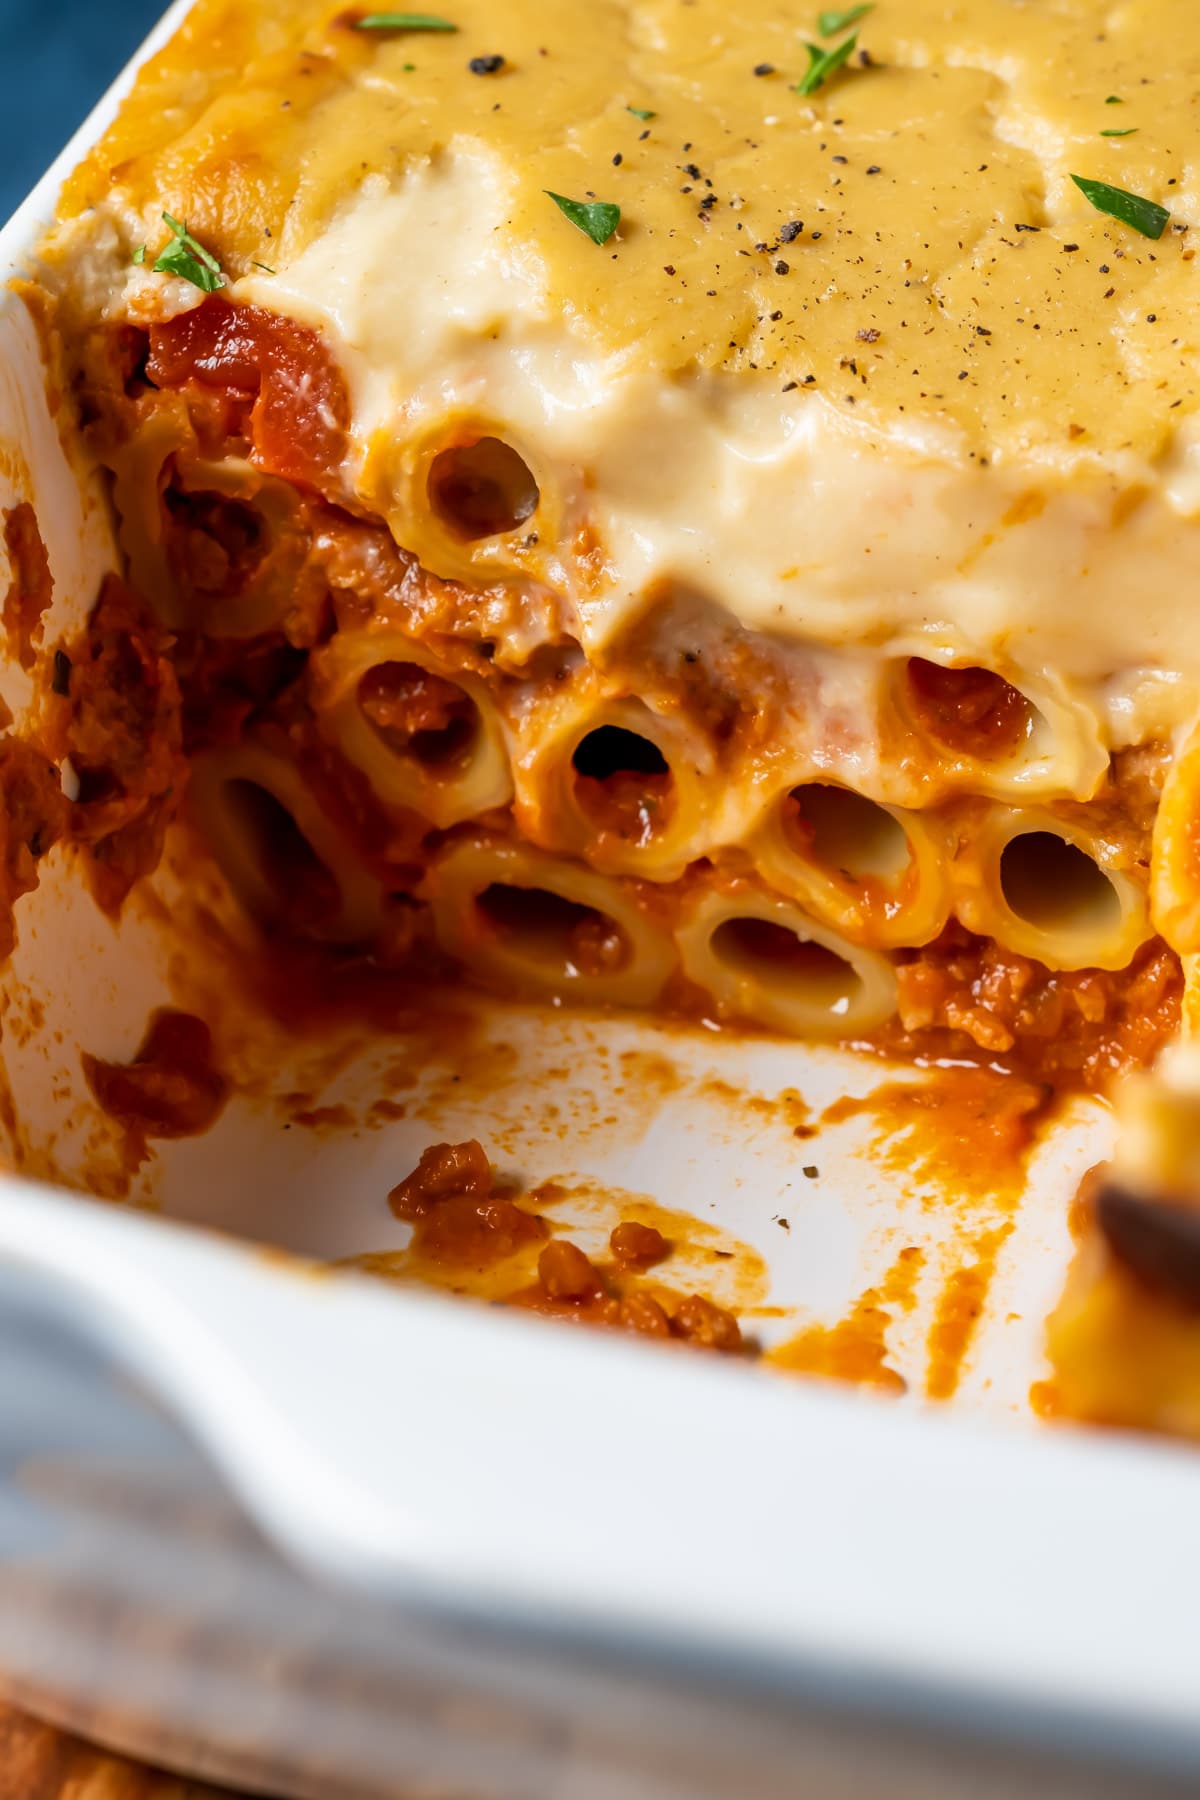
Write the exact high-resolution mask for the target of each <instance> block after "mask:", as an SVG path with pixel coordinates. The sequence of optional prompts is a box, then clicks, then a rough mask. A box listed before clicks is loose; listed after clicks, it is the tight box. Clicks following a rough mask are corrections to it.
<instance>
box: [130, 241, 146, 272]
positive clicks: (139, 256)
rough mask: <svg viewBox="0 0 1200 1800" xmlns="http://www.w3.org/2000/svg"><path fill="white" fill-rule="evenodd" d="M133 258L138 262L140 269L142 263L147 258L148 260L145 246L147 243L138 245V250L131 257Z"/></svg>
mask: <svg viewBox="0 0 1200 1800" xmlns="http://www.w3.org/2000/svg"><path fill="white" fill-rule="evenodd" d="M131 260H132V261H133V262H135V263H136V264H137V265H138V267H139V269H140V268H141V266H142V264H143V263H144V262H145V260H146V246H145V244H139V245H138V247H137V249H136V250H135V251H134V253H133V256H132V258H131Z"/></svg>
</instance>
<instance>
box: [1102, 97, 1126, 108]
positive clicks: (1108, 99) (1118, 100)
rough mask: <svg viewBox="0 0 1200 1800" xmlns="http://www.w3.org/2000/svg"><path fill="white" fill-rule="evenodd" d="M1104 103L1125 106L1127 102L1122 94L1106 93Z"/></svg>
mask: <svg viewBox="0 0 1200 1800" xmlns="http://www.w3.org/2000/svg"><path fill="white" fill-rule="evenodd" d="M1104 104H1105V106H1124V104H1125V102H1124V101H1123V100H1122V98H1121V96H1120V94H1106V95H1105V96H1104Z"/></svg>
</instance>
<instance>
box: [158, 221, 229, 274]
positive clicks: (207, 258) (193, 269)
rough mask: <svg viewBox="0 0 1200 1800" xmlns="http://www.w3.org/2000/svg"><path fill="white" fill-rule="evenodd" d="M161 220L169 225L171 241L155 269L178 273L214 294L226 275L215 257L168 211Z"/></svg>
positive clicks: (166, 272) (167, 272)
mask: <svg viewBox="0 0 1200 1800" xmlns="http://www.w3.org/2000/svg"><path fill="white" fill-rule="evenodd" d="M163 222H164V224H166V225H169V226H170V227H171V242H170V243H169V244H168V245H167V247H166V249H165V250H164V251H163V253H162V255H161V256H160V257H159V259H158V261H157V262H156V263H155V265H154V273H155V274H156V275H178V276H179V277H180V278H181V279H182V280H184V281H190V282H191V284H192V286H193V287H198V288H199V289H200V290H201V292H202V293H205V294H215V293H216V292H217V290H218V288H223V287H224V286H225V285H226V282H225V277H224V275H223V274H222V272H221V265H220V263H219V262H218V261H217V259H216V257H215V256H213V255H212V254H211V252H209V251H208V250H206V249H205V248H204V245H203V244H200V243H197V241H196V239H195V238H194V237H193V236H192V234H191V232H190V231H189V230H188V228H187V226H186V225H181V224H180V223H179V220H178V219H173V218H172V217H171V215H170V213H169V212H165V213H164V214H163Z"/></svg>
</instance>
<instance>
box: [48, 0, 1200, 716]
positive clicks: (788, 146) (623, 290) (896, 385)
mask: <svg viewBox="0 0 1200 1800" xmlns="http://www.w3.org/2000/svg"><path fill="white" fill-rule="evenodd" d="M814 10H815V9H814ZM447 11H448V13H449V14H450V16H451V17H452V19H453V21H454V22H455V23H456V24H457V26H458V28H459V29H458V30H457V32H455V33H453V34H450V33H445V34H436V35H435V34H412V33H408V34H397V35H394V36H393V35H388V36H384V37H379V36H376V35H375V34H371V33H365V32H361V31H356V30H353V29H351V28H349V26H348V25H347V23H346V22H345V21H346V15H345V14H344V12H343V13H337V12H335V11H334V9H332V8H330V7H329V6H327V5H315V4H313V3H312V0H299V3H288V4H284V3H283V0H237V4H233V3H232V0H201V3H200V4H199V5H198V6H197V8H196V9H195V11H194V12H193V14H192V15H191V17H190V19H189V21H188V23H187V25H186V27H185V29H184V31H183V32H182V33H181V34H180V36H179V38H177V39H176V41H175V43H174V44H173V45H172V46H170V47H169V48H168V49H167V51H165V52H164V53H163V55H162V56H161V57H159V58H158V59H156V61H155V62H154V63H153V64H151V65H150V67H149V69H148V70H147V72H146V73H145V74H144V76H143V77H142V80H141V82H140V84H139V87H138V89H137V91H136V93H135V95H134V96H133V98H132V100H131V101H130V102H129V103H128V105H127V107H126V109H125V111H124V113H123V115H122V118H121V119H120V121H119V122H118V124H117V125H116V126H115V127H114V129H113V131H112V132H111V133H110V134H109V136H108V137H107V138H106V139H105V140H104V141H103V142H102V144H101V145H100V146H99V147H98V148H97V150H96V151H95V152H94V153H93V154H92V156H91V157H90V158H89V160H88V162H87V163H86V164H85V165H84V167H83V168H82V169H81V171H80V172H79V173H78V175H77V176H76V177H75V178H74V179H73V181H72V182H71V183H70V184H69V186H68V189H67V191H66V194H65V196H64V203H63V211H64V225H63V227H62V229H61V230H60V232H59V234H58V236H57V238H56V239H53V240H52V241H51V243H50V244H49V245H48V247H47V261H48V263H49V264H50V265H54V264H55V263H56V262H58V263H62V262H63V261H64V260H65V261H66V263H67V265H68V269H69V270H70V269H73V270H74V271H75V274H74V275H72V276H70V277H69V279H75V280H77V281H78V282H79V283H80V286H81V287H82V286H83V285H84V280H83V275H82V273H81V271H83V270H85V269H86V270H87V276H86V286H87V289H88V292H89V294H90V296H91V297H92V298H91V301H90V303H91V304H94V303H95V295H96V293H97V292H98V291H99V292H101V293H106V294H107V295H108V300H109V305H110V308H111V310H112V311H113V312H114V313H116V314H120V313H121V312H123V311H127V312H132V313H134V314H135V315H136V314H140V315H141V316H146V315H147V314H152V313H153V312H154V311H155V310H159V311H161V310H171V309H173V308H175V307H178V306H180V305H184V304H191V303H193V302H194V301H195V300H196V299H197V298H198V296H197V295H196V293H195V291H194V290H186V289H181V285H180V284H179V283H166V282H164V281H163V280H162V279H161V278H159V277H154V276H152V275H150V274H148V273H147V272H145V271H144V270H139V271H135V272H134V273H133V274H131V275H130V274H128V273H127V258H128V255H129V253H130V251H131V249H132V247H133V245H134V244H136V243H137V242H139V241H140V240H141V239H142V238H144V237H149V241H150V243H151V245H152V247H153V246H156V245H157V243H158V242H159V240H160V239H161V237H162V235H163V233H162V227H161V224H159V223H158V220H159V216H160V214H161V211H162V210H163V208H164V207H165V208H167V209H168V210H170V211H171V212H173V213H175V214H176V215H177V216H180V217H186V218H187V219H188V221H189V223H190V224H191V226H192V229H193V230H194V231H195V232H196V233H197V234H198V235H199V236H200V237H201V238H202V240H203V241H204V242H205V243H206V244H207V245H208V246H209V247H210V248H212V249H213V250H214V251H215V252H216V253H217V254H218V255H219V256H220V257H221V259H222V263H223V265H224V266H225V267H226V268H227V269H228V271H229V272H230V274H231V276H232V277H234V278H235V279H234V287H233V293H234V296H235V297H237V298H245V299H248V300H252V301H254V302H255V303H256V304H259V305H263V306H270V307H274V308H276V309H278V310H281V311H285V312H288V313H292V314H294V315H295V316H297V317H298V318H301V319H303V320H305V321H306V322H309V323H313V324H316V325H318V326H319V327H320V328H321V329H322V330H323V331H324V332H326V333H327V334H328V336H329V337H330V339H331V341H332V342H333V343H334V344H335V345H336V346H337V348H338V351H339V354H340V356H341V358H342V360H343V362H344V365H345V368H346V370H347V374H348V377H349V380H350V384H351V389H352V395H353V401H354V426H355V431H354V437H355V454H354V457H353V460H352V463H351V465H350V467H349V468H348V470H347V482H348V485H349V486H350V487H352V488H353V489H354V491H355V492H356V494H357V496H358V497H359V498H360V499H361V500H363V501H364V502H366V503H367V504H369V505H371V506H374V507H377V508H379V509H380V510H381V511H383V512H384V513H385V514H386V515H387V516H388V518H389V520H390V521H391V523H392V526H393V530H394V531H395V533H396V535H397V537H398V538H399V539H400V541H401V542H403V543H405V544H406V545H407V546H409V547H415V548H417V549H418V550H419V552H420V554H421V555H422V557H423V558H424V560H426V561H427V562H428V563H429V564H430V566H432V567H434V568H435V569H438V571H439V572H442V573H462V572H465V571H464V570H463V568H462V566H461V565H462V558H463V553H462V551H461V547H452V546H450V545H448V544H446V543H444V542H439V541H438V539H437V536H436V533H434V534H432V535H431V534H430V533H429V531H428V529H427V523H428V522H427V518H426V514H427V503H426V496H425V492H424V489H423V487H422V485H421V482H420V480H419V478H418V477H419V471H420V469H421V467H423V464H422V463H421V456H422V455H423V454H424V453H425V450H426V449H427V448H428V446H429V445H431V444H434V445H436V443H437V442H438V440H439V434H441V435H442V436H444V437H452V436H453V434H454V433H455V432H456V431H458V430H460V428H461V427H462V425H463V423H464V421H471V420H474V421H477V422H479V423H482V424H483V425H485V426H487V427H488V428H490V429H493V430H494V431H495V433H496V435H499V436H503V437H504V438H506V439H507V440H508V441H510V442H512V443H513V444H514V446H515V447H516V448H518V449H519V450H520V452H521V454H522V455H523V456H524V457H525V459H526V461H527V462H528V463H529V465H530V467H531V469H532V470H533V472H534V474H535V477H536V478H537V481H538V484H539V488H540V490H541V494H542V508H541V513H542V515H544V519H545V524H546V526H547V527H550V529H544V530H539V532H538V534H537V535H538V538H539V544H538V546H537V547H536V548H535V549H533V548H531V549H530V551H529V554H528V555H527V556H523V555H518V554H517V552H516V551H515V550H514V548H513V546H512V545H511V544H509V545H506V546H505V547H504V548H503V552H501V551H499V550H497V549H496V547H495V546H492V547H488V546H483V547H481V548H479V549H477V550H476V551H473V552H472V553H471V556H470V558H469V559H468V560H469V562H470V565H471V566H472V567H475V568H477V569H478V571H479V572H480V574H481V575H483V574H486V576H487V577H488V578H493V577H494V576H495V574H496V573H497V572H501V573H505V574H507V575H508V576H509V577H510V578H511V579H513V580H522V579H525V580H529V581H531V582H532V581H536V582H539V583H542V584H544V585H549V586H552V587H554V588H555V589H556V591H558V592H560V593H561V594H562V596H563V598H564V600H565V601H566V602H567V604H568V605H569V606H570V607H571V608H572V609H573V611H574V614H575V617H576V619H577V623H578V629H579V633H580V636H581V638H582V640H583V641H584V643H585V645H586V646H587V647H589V648H590V649H599V648H601V647H602V646H603V645H605V644H606V643H608V642H610V641H611V640H612V639H613V637H614V635H616V634H617V633H618V632H619V631H620V630H621V629H623V628H624V627H625V625H626V624H628V622H629V621H630V620H631V618H633V617H635V616H637V615H638V614H640V613H641V612H643V611H644V610H645V609H646V608H647V607H648V606H653V605H654V604H656V603H657V602H658V598H659V597H660V596H662V595H663V594H664V593H666V592H669V591H671V590H682V591H685V592H687V593H688V594H690V595H698V596H700V597H701V598H702V599H707V600H711V601H712V602H714V603H716V604H717V605H718V606H720V607H721V608H724V609H726V610H727V611H728V612H730V613H731V614H732V615H733V616H735V617H736V618H737V619H738V620H740V621H742V622H743V623H744V624H746V625H748V626H750V627H753V628H756V629H761V630H765V631H769V632H778V633H780V634H784V635H787V636H789V637H792V638H800V639H811V640H814V641H818V642H820V643H823V644H835V645H843V644H855V645H860V646H862V645H867V646H874V647H876V648H877V649H878V650H879V651H880V652H881V653H882V654H893V655H897V656H900V655H904V654H911V653H919V654H922V655H926V656H933V657H935V658H940V659H942V660H962V661H972V662H974V661H978V662H983V663H987V664H989V665H991V666H993V667H997V668H999V669H1001V670H1003V671H1005V672H1013V673H1014V674H1016V675H1018V676H1020V677H1022V678H1024V679H1026V680H1027V681H1031V682H1034V683H1041V684H1043V685H1048V686H1051V687H1053V688H1054V690H1055V692H1056V693H1058V694H1059V696H1060V698H1061V699H1062V701H1063V703H1064V705H1066V706H1068V707H1071V706H1076V707H1077V708H1078V709H1079V710H1080V713H1081V716H1082V715H1087V716H1088V717H1090V718H1092V719H1093V720H1095V721H1096V723H1097V725H1098V727H1099V729H1100V732H1101V735H1102V737H1103V738H1104V740H1105V741H1108V742H1115V743H1119V742H1125V741H1132V740H1136V739H1138V738H1140V737H1145V736H1148V735H1154V734H1158V733H1161V732H1162V731H1164V730H1169V729H1171V728H1172V727H1173V726H1174V725H1176V724H1178V723H1179V722H1180V721H1182V720H1184V719H1186V718H1188V717H1190V716H1191V715H1192V714H1194V712H1195V710H1196V706H1197V692H1198V687H1200V608H1197V607H1196V606H1194V605H1193V604H1192V603H1191V597H1190V591H1189V590H1190V584H1191V581H1192V579H1193V577H1192V573H1191V572H1192V570H1193V568H1194V567H1195V566H1196V564H1197V548H1198V545H1200V534H1198V530H1197V517H1198V515H1200V428H1198V426H1197V410H1198V406H1200V398H1198V392H1197V388H1196V384H1195V381H1194V368H1195V359H1196V350H1197V343H1198V336H1200V334H1198V332H1197V319H1198V317H1200V315H1198V312H1197V308H1196V305H1195V303H1194V300H1193V297H1192V288H1193V285H1194V280H1195V277H1194V275H1193V272H1192V269H1191V266H1190V265H1191V260H1192V256H1193V251H1192V249H1191V248H1190V244H1189V232H1188V229H1187V227H1188V225H1189V222H1190V220H1191V219H1192V218H1193V217H1195V216H1196V212H1197V205H1198V201H1200V196H1198V195H1197V188H1196V183H1197V169H1196V164H1195V161H1194V157H1193V153H1192V148H1191V140H1192V136H1193V132H1194V119H1193V111H1194V107H1193V95H1194V93H1195V91H1196V89H1197V86H1198V85H1200V38H1198V37H1197V34H1196V32H1195V30H1194V16H1193V0H1138V3H1137V4H1133V3H1132V0H1128V3H1125V4H1121V3H1115V4H1112V5H1109V6H1106V7H1105V8H1102V9H1098V8H1097V6H1096V4H1095V0H1053V3H1047V0H1037V3H1035V0H955V4H953V5H947V4H946V3H945V0H878V3H877V4H876V6H875V7H874V8H873V9H872V10H871V12H870V13H869V15H868V16H867V17H866V18H865V19H864V20H863V21H862V23H861V26H860V34H861V35H860V50H861V51H865V52H866V58H865V65H866V66H864V59H863V58H862V57H861V56H860V55H859V54H856V55H855V56H854V57H853V58H851V59H850V61H849V62H848V63H847V64H846V66H845V67H844V68H843V69H842V70H841V71H840V72H838V73H837V74H836V75H835V76H833V77H832V78H831V79H830V80H829V81H828V82H827V83H826V84H825V85H824V86H823V87H822V88H821V89H819V90H818V92H817V93H815V94H814V95H812V96H809V97H807V98H806V97H802V96H800V95H798V94H796V93H795V92H794V91H793V88H792V84H793V83H794V82H795V81H796V79H797V78H798V77H799V76H800V75H801V73H802V72H803V70H804V68H805V66H806V64H807V60H808V58H807V53H806V51H805V49H804V42H803V40H805V39H806V38H807V39H811V38H813V37H814V35H815V30H814V26H815V20H814V17H813V12H812V11H810V8H809V6H808V4H807V0H805V4H803V5H801V4H797V3H796V0H743V3H742V4H741V5H740V6H739V7H737V8H736V9H734V8H730V7H729V6H728V5H727V4H725V0H695V3H694V4H690V5H686V6H680V5H679V4H678V0H597V3H596V4H594V5H590V6H588V7H586V8H580V7H577V6H576V5H575V4H573V3H572V0H509V3H508V4H507V5H506V6H505V7H504V8H503V9H502V11H499V12H498V11H497V10H496V9H495V8H494V7H492V6H490V5H488V4H486V3H485V0H448V3H447ZM489 54H490V55H497V54H498V55H502V56H503V58H504V64H503V67H502V68H501V70H500V71H499V72H498V73H496V74H492V75H479V74H475V73H472V72H471V70H470V68H469V66H468V65H469V62H470V60H471V59H472V58H474V57H477V56H479V55H489ZM764 67H769V69H770V71H771V72H769V73H766V74H759V73H756V72H755V71H756V70H758V69H761V68H764ZM1110 96H1113V99H1112V100H1111V102H1110V99H1109V97H1110ZM631 107H637V108H640V109H641V110H643V111H651V112H653V114H654V117H653V118H652V119H650V120H648V121H643V120H641V119H640V118H637V117H635V116H634V114H633V113H632V112H631V111H630V110H629V109H630V108H631ZM1114 122H1115V123H1114ZM1115 129H1120V130H1122V131H1127V132H1129V133H1130V135H1127V136H1123V137H1105V136H1103V135H1101V134H1102V133H1104V132H1105V131H1108V130H1115ZM1072 173H1080V174H1084V175H1089V176H1093V177H1097V178H1100V179H1105V180H1109V181H1112V182H1116V183H1118V184H1120V185H1122V186H1125V187H1127V188H1130V189H1132V190H1135V191H1136V192H1138V193H1140V194H1144V195H1146V196H1148V197H1151V198H1153V199H1155V200H1158V201H1161V202H1162V203H1163V204H1165V205H1167V206H1168V207H1169V208H1170V211H1171V222H1170V224H1169V226H1168V228H1167V231H1166V232H1165V234H1164V236H1163V237H1162V238H1161V239H1160V240H1159V241H1157V242H1152V241H1150V240H1148V239H1146V238H1143V237H1140V236H1138V235H1137V234H1135V233H1134V232H1132V231H1131V230H1130V229H1129V228H1128V227H1126V226H1123V225H1120V224H1117V223H1116V222H1114V221H1113V220H1111V219H1108V218H1106V217H1104V216H1102V215H1101V214H1099V213H1097V212H1095V211H1094V210H1092V209H1091V208H1090V207H1089V206H1088V204H1087V202H1086V201H1085V200H1084V198H1083V196H1082V195H1081V194H1080V193H1079V192H1078V190H1077V189H1076V188H1075V186H1074V185H1073V183H1072V182H1071V180H1070V175H1071V174H1072ZM546 189H552V190H554V191H556V192H559V193H565V194H568V195H571V196H574V197H577V198H581V199H582V198H586V197H592V196H594V197H596V198H599V199H604V200H613V201H617V202H619V204H620V206H621V208H622V222H621V226H620V229H619V230H618V232H617V234H616V236H615V237H614V238H613V239H612V240H611V241H610V242H609V243H608V244H606V245H605V246H603V247H598V246H596V245H594V244H593V243H592V242H591V241H590V240H589V239H588V238H587V237H586V236H585V235H584V234H583V233H581V232H580V231H578V230H577V229H575V228H574V227H573V226H572V225H571V224H570V223H569V222H568V221H567V220H566V219H564V218H563V216H562V215H561V214H560V213H559V212H558V210H557V209H556V208H555V207H554V205H553V203H552V202H551V201H550V200H549V199H548V198H547V196H546V192H545V190H546ZM72 221H74V223H72ZM793 227H795V228H796V229H793ZM81 238H82V239H83V240H86V242H87V244H88V245H89V246H90V248H89V249H88V251H87V253H86V254H84V253H83V252H81V250H80V247H79V246H80V241H81ZM97 259H98V260H99V261H100V262H101V263H102V264H104V267H105V268H106V269H107V277H105V275H104V274H103V271H102V272H101V274H100V275H99V276H98V275H97V269H96V262H97ZM256 262H257V263H266V264H268V265H269V266H270V268H271V269H272V270H274V271H276V273H274V274H266V273H264V272H262V271H261V270H257V269H256V268H255V267H254V265H255V263H256ZM581 523H586V525H587V527H588V529H589V530H590V531H591V533H592V534H593V536H594V538H595V539H596V540H597V541H598V543H599V545H600V547H601V549H602V552H603V557H602V574H601V575H600V576H599V577H598V578H597V577H596V575H595V571H594V570H593V571H592V575H591V578H590V579H588V580H587V581H581V580H580V579H579V577H578V571H577V570H576V569H574V568H573V567H572V565H571V563H570V561H569V559H567V558H566V557H564V556H562V555H560V554H559V553H558V549H557V548H556V546H557V545H558V544H561V543H562V542H563V541H564V540H565V538H566V537H568V536H569V534H570V531H571V530H573V529H575V528H576V527H578V526H579V525H580V524H581ZM505 558H507V562H505V560H504V559H505Z"/></svg>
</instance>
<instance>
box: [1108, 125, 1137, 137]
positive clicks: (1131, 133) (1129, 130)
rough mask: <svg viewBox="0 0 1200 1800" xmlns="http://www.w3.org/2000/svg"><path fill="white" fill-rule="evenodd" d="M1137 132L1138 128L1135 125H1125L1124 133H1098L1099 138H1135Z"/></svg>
mask: <svg viewBox="0 0 1200 1800" xmlns="http://www.w3.org/2000/svg"><path fill="white" fill-rule="evenodd" d="M1137 130H1138V127H1137V126H1136V125H1127V126H1126V127H1125V129H1124V131H1102V132H1101V133H1100V136H1101V137H1135V136H1136V135H1137Z"/></svg>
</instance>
